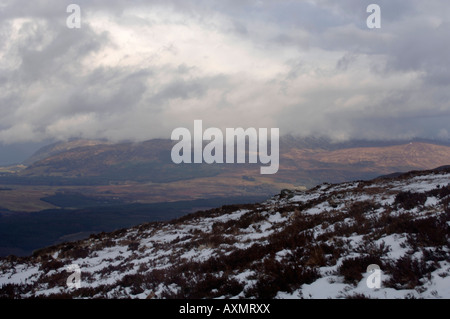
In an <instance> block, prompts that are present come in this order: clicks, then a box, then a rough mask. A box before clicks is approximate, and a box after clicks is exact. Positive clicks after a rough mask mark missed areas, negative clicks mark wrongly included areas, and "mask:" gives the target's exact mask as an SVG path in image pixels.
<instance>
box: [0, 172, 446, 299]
mask: <svg viewBox="0 0 450 319" xmlns="http://www.w3.org/2000/svg"><path fill="white" fill-rule="evenodd" d="M449 182H450V169H449V168H448V167H447V168H441V169H436V170H433V171H424V172H411V173H407V174H403V175H401V176H399V177H395V178H380V179H376V180H373V181H357V182H351V183H343V184H336V185H331V184H323V185H321V186H318V187H316V188H314V189H311V190H308V191H304V192H300V191H295V192H294V191H288V190H286V191H283V192H281V194H280V195H277V196H275V197H273V198H271V199H269V200H267V201H266V202H264V203H261V204H255V205H240V206H225V207H222V208H218V209H213V210H209V211H204V212H198V213H195V214H191V215H188V216H185V217H183V218H180V219H177V220H174V221H172V222H165V223H150V224H143V225H140V226H137V227H134V228H130V229H123V230H119V231H116V232H113V233H108V234H106V233H103V234H100V235H95V236H91V237H90V238H89V239H87V240H83V241H79V242H74V243H66V244H61V245H58V246H54V247H49V248H46V249H42V250H40V251H37V252H35V254H34V255H33V257H29V258H16V257H8V258H4V259H1V260H0V296H2V297H7V298H31V297H69V298H70V297H71V298H88V297H89V298H90V297H96V298H128V297H131V298H148V297H151V298H355V297H356V298H364V297H369V298H450V249H449V224H450V184H449ZM71 264H77V265H78V266H79V267H80V269H81V288H79V289H75V288H68V287H67V284H66V280H67V278H68V277H69V275H71V272H69V271H67V267H68V266H69V265H71ZM370 264H376V265H378V266H379V267H380V268H381V287H380V288H378V289H370V288H368V287H367V284H366V279H367V278H368V276H369V275H370V274H369V273H367V272H366V269H367V266H369V265H370Z"/></svg>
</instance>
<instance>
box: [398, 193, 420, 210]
mask: <svg viewBox="0 0 450 319" xmlns="http://www.w3.org/2000/svg"><path fill="white" fill-rule="evenodd" d="M426 201H427V195H425V194H423V193H413V192H410V191H407V192H400V193H398V194H397V195H396V196H395V201H394V204H395V205H397V207H398V206H400V207H402V208H404V209H406V210H410V209H413V208H414V207H417V206H419V205H423V204H425V202H426Z"/></svg>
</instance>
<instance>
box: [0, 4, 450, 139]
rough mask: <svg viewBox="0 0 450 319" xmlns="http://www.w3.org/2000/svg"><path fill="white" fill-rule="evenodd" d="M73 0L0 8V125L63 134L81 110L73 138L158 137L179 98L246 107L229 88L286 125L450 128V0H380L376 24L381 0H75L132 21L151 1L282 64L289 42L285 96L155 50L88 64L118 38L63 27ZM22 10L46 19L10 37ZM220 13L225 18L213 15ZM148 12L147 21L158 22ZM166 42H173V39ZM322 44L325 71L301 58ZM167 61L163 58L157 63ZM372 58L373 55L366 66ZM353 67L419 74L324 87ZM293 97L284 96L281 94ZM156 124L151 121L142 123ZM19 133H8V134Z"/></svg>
mask: <svg viewBox="0 0 450 319" xmlns="http://www.w3.org/2000/svg"><path fill="white" fill-rule="evenodd" d="M71 2H72V1H51V0H47V1H44V0H42V1H32V2H29V1H21V0H18V1H8V2H5V3H6V6H5V7H3V8H2V9H0V21H2V22H0V25H1V27H0V52H4V51H5V50H6V48H9V49H8V51H7V52H6V57H5V58H4V61H2V60H1V58H0V68H1V71H2V72H1V74H0V90H1V92H0V134H1V132H2V131H7V130H8V129H10V128H11V129H15V128H16V127H20V126H21V125H28V126H29V127H31V129H32V130H33V132H36V134H37V135H39V136H41V137H42V138H58V136H57V134H62V133H60V131H58V129H60V127H59V126H58V127H56V128H55V127H52V125H53V124H55V123H58V121H60V120H67V122H68V123H70V121H71V120H72V119H73V120H74V121H75V120H76V119H77V118H79V117H80V116H85V117H86V118H87V120H86V123H87V124H82V125H85V126H80V127H79V128H76V129H74V131H73V132H70V131H67V132H64V134H66V135H67V136H65V137H70V134H72V133H73V135H74V136H79V135H82V134H85V135H86V137H95V136H96V135H97V134H100V135H102V136H98V137H111V138H115V139H118V138H119V137H120V134H123V135H124V138H132V137H134V138H137V139H139V138H141V137H142V138H144V137H145V138H149V137H152V136H160V135H161V132H162V131H163V129H162V124H161V125H160V123H164V125H165V126H166V127H170V125H171V123H172V122H171V121H172V119H170V118H167V117H165V115H164V114H165V113H164V112H165V110H166V108H167V107H173V105H172V103H173V102H174V101H176V102H177V103H178V101H179V103H180V105H179V108H180V109H183V110H184V111H185V112H186V113H188V111H189V109H188V108H189V107H191V105H192V104H193V103H195V102H197V101H198V102H201V103H203V105H207V104H208V103H209V102H210V100H209V99H210V98H211V97H210V95H211V92H218V93H217V94H216V95H218V96H219V97H218V98H215V99H213V100H212V101H214V102H215V103H216V104H211V105H210V106H209V107H210V110H212V111H211V113H212V114H214V111H217V112H220V111H223V110H224V109H227V108H231V107H233V108H235V109H236V110H239V107H240V106H239V105H230V102H229V100H228V95H232V94H234V95H233V98H234V100H236V101H245V102H246V103H249V102H248V101H251V100H252V99H254V100H255V101H256V100H257V101H258V103H259V104H258V105H261V107H262V108H267V109H271V108H272V109H273V108H278V107H279V108H280V111H279V112H278V113H277V114H276V115H275V116H274V117H275V119H274V121H275V123H277V124H278V125H279V127H280V129H281V131H282V132H285V133H288V132H291V133H297V134H311V133H314V134H318V135H330V136H333V135H336V134H340V136H347V137H360V136H364V137H367V138H370V137H372V138H380V137H381V138H389V137H392V138H395V137H398V136H411V135H415V134H416V135H420V134H422V135H424V136H433V134H434V135H436V134H438V132H441V133H440V134H441V135H442V136H444V134H443V133H442V132H444V131H445V132H448V131H450V127H449V124H448V123H450V121H447V122H446V121H445V120H449V117H450V105H449V102H448V101H449V100H450V99H449V98H450V93H449V90H448V85H449V84H450V75H449V74H450V69H449V65H450V44H449V42H448V30H449V27H450V21H449V20H450V15H449V13H450V5H449V4H448V2H446V1H437V0H433V1H430V2H427V4H428V7H424V6H425V5H424V4H423V2H421V1H419V0H413V1H408V2H405V1H392V0H391V1H388V0H379V1H376V3H378V4H379V5H380V6H381V7H382V28H381V29H380V30H369V29H367V27H366V26H365V21H366V18H367V15H368V14H367V13H366V10H365V9H366V7H367V5H368V4H370V3H373V1H369V0H364V1H360V0H347V1H339V2H337V1H331V0H315V1H276V0H267V1H260V2H255V1H250V0H248V1H211V0H201V1H185V0H184V1H182V0H172V1H162V0H160V1H159V0H158V1H151V2H149V1H143V0H142V1H133V2H129V1H122V0H112V1H101V0H95V1H87V0H80V1H78V4H79V5H80V6H81V8H82V14H83V12H85V13H93V12H96V10H97V11H101V12H109V13H111V14H112V18H111V19H113V20H114V19H117V21H121V22H120V23H124V24H127V23H130V24H133V23H134V22H135V21H129V20H128V21H127V20H121V19H122V18H123V15H124V11H125V9H127V8H128V7H130V6H136V7H139V8H142V10H144V9H145V10H149V11H151V10H152V9H153V8H158V7H169V8H171V10H172V11H171V12H176V13H179V14H181V15H183V16H185V17H186V19H188V18H189V19H193V21H196V22H198V27H199V28H204V29H207V30H214V32H216V33H220V34H222V35H224V36H226V35H230V34H231V35H232V36H234V37H235V38H236V39H238V40H240V41H241V43H245V44H246V45H248V46H249V47H252V48H257V49H259V50H260V52H261V54H264V53H265V52H264V51H265V49H270V50H271V51H270V52H273V55H274V56H273V58H274V61H277V62H276V63H278V60H277V59H279V58H280V57H281V56H283V54H284V53H285V52H286V51H289V50H290V51H291V52H292V51H294V52H295V51H297V52H298V56H297V57H292V55H291V56H290V57H289V58H286V63H285V65H284V67H285V69H284V70H281V71H280V70H278V69H277V71H274V72H275V73H273V74H272V78H271V79H269V80H267V81H268V82H269V83H270V84H271V85H274V86H278V88H279V91H280V92H281V93H280V96H281V97H279V96H274V95H273V94H272V95H269V94H270V93H268V92H274V91H276V90H274V91H270V90H264V88H268V87H269V84H267V86H264V85H262V84H261V83H259V82H260V79H259V78H252V77H253V76H254V75H253V74H249V73H248V72H249V71H248V70H246V69H243V70H240V73H238V74H234V75H224V74H221V73H220V72H217V71H210V70H207V69H203V68H206V67H205V66H203V65H202V64H201V63H200V64H199V65H191V64H189V63H183V62H180V60H179V59H177V60H176V62H173V63H172V62H171V61H168V59H166V60H164V59H162V58H165V57H167V56H170V54H169V53H168V52H166V51H164V52H159V53H158V54H159V56H158V59H156V58H155V61H151V62H152V63H148V64H147V65H145V66H129V65H121V64H120V62H118V64H117V65H115V66H109V67H103V66H100V65H99V66H94V67H92V69H90V70H89V71H88V72H87V74H82V73H81V69H82V61H83V59H84V58H85V57H87V56H89V55H90V54H92V53H96V52H99V51H101V50H102V49H104V48H108V47H111V46H113V44H112V43H111V34H108V33H98V32H97V30H95V29H94V28H93V27H92V26H91V25H89V23H85V24H83V25H82V28H81V29H77V30H72V29H68V28H66V27H65V19H66V17H67V13H66V12H65V8H66V6H67V5H68V4H69V3H71ZM440 6H442V9H440ZM20 17H28V18H32V19H37V18H39V19H42V20H43V21H45V23H43V24H40V25H38V27H37V28H36V27H33V28H28V29H27V27H26V26H25V27H24V28H23V29H22V30H21V35H22V38H21V39H14V41H13V40H12V38H11V34H10V24H9V23H10V21H12V19H14V18H20ZM214 17H220V18H221V19H222V20H223V21H224V22H220V23H219V22H216V20H214ZM433 18H436V19H437V20H436V21H438V20H441V24H440V25H433V23H432V22H430V21H431V20H433ZM128 19H132V18H128ZM219 20H220V19H219ZM219 20H217V21H219ZM222 20H220V21H222ZM82 21H83V20H82ZM141 22H142V25H144V26H146V25H148V26H150V25H151V24H152V22H151V21H141ZM180 23H182V22H180ZM261 25H263V26H264V25H268V26H273V30H275V31H273V33H271V34H266V33H265V31H261V30H259V29H258V26H261ZM198 40H199V43H200V44H199V45H198V48H197V49H198V50H197V51H196V53H197V54H199V55H201V54H203V53H204V51H203V47H202V45H201V43H202V41H201V40H202V39H198ZM167 41H168V43H171V39H167ZM236 42H239V41H236ZM236 45H238V44H236ZM119 46H120V44H119ZM168 48H169V47H168ZM277 49H279V50H277ZM173 50H175V51H173ZM177 50H178V45H177V43H174V44H173V45H172V53H173V56H177V57H180V56H181V57H182V56H183V55H184V54H188V53H185V52H181V51H177ZM314 50H317V51H318V50H323V51H325V52H326V53H328V54H330V56H332V57H334V64H333V65H334V68H332V69H331V70H327V72H329V73H327V74H324V75H318V74H320V73H319V71H320V70H319V68H316V66H314V65H309V61H308V59H307V58H306V57H305V56H306V55H307V54H306V53H308V52H311V51H314ZM278 52H280V53H279V56H278ZM194 54H195V53H194ZM256 58H257V57H255V59H256ZM13 59H18V60H19V61H20V63H19V64H18V66H17V68H15V69H14V68H11V67H9V68H6V67H4V68H2V64H1V63H3V65H14V64H13V63H12V60H13ZM330 59H331V58H330ZM156 60H158V61H156ZM160 60H161V61H164V62H161V63H159V61H160ZM265 61H267V60H265ZM364 61H369V62H367V64H366V65H363V66H362V67H361V64H362V63H365V62H364ZM99 62H101V61H99ZM153 62H154V63H153ZM237 62H239V61H237ZM158 63H159V64H158ZM268 64H269V65H267V68H268V69H270V67H271V65H270V62H268ZM274 64H275V62H274ZM205 65H206V64H205ZM357 65H359V66H358V67H360V68H362V70H363V71H364V72H367V74H368V77H369V78H370V77H372V76H373V77H374V78H377V79H378V78H379V79H380V82H381V81H383V78H386V79H388V78H391V77H394V78H395V77H396V76H397V77H398V78H399V79H405V78H406V77H402V76H403V75H405V74H409V73H410V72H411V73H413V74H416V75H418V78H417V79H416V80H411V81H410V82H407V83H395V81H393V80H391V82H392V85H393V87H392V88H390V89H386V88H384V87H383V86H382V85H378V86H377V87H374V86H376V85H375V84H374V83H372V82H370V81H368V82H369V84H368V85H367V87H357V85H356V84H359V83H355V88H353V87H352V86H351V84H350V85H349V84H341V83H338V84H341V85H338V84H329V85H327V83H328V82H326V79H327V78H332V77H338V76H341V77H343V78H345V79H347V78H349V79H351V77H352V76H353V75H352V72H353V71H354V70H355V68H356V66H357ZM213 69H214V68H213ZM309 73H311V74H315V75H313V76H312V77H314V78H313V79H314V80H318V81H319V80H322V79H323V83H324V85H323V86H322V87H320V88H315V89H311V91H308V92H302V94H298V95H296V94H297V93H296V92H295V85H298V83H299V82H297V81H299V78H301V77H302V76H305V75H308V74H309ZM399 81H401V80H399ZM261 82H262V80H261ZM391 82H390V83H391ZM378 84H380V83H378ZM333 85H334V86H333ZM42 87H44V89H42ZM356 87H357V88H356ZM252 89H253V91H252ZM299 89H301V88H299ZM39 90H43V91H42V92H40V91H39ZM35 91H38V92H39V93H40V94H39V95H38V98H36V100H34V101H30V97H29V96H28V95H31V96H33V94H36V93H35ZM248 92H255V93H248ZM32 93H33V94H32ZM250 94H255V95H254V96H252V95H250ZM360 95H361V96H364V97H365V98H367V99H366V101H368V102H365V103H366V104H364V105H358V104H357V103H355V105H352V106H351V107H344V106H342V105H340V104H339V103H342V102H340V101H342V100H348V99H351V98H352V97H354V96H360ZM285 96H287V97H288V98H286V99H283V98H282V97H285ZM264 102H265V103H267V104H264ZM185 103H186V104H185ZM271 103H272V104H271ZM273 103H280V105H273ZM283 103H285V104H283ZM186 105H188V106H186ZM248 106H249V104H246V106H245V107H248ZM244 111H245V110H244ZM243 113H244V112H242V114H243ZM261 113H262V114H266V113H264V112H261ZM220 114H221V113H220ZM147 116H148V117H151V120H149V121H151V124H152V125H146V124H147V123H146V117H147ZM254 117H255V121H258V120H259V118H258V114H257V113H256V112H255V113H254ZM219 120H220V119H219ZM64 123H65V122H64V121H63V122H62V124H60V126H61V127H63V126H64ZM55 125H56V124H55ZM158 125H159V126H158ZM256 125H257V123H256V124H255V126H256ZM56 126H57V125H56ZM148 127H152V130H154V131H151V130H150V131H146V129H147V128H148ZM52 129H53V130H54V131H52ZM13 132H16V131H13ZM17 132H18V133H14V134H16V135H19V134H23V135H24V136H21V137H20V138H21V139H26V134H29V131H27V130H24V131H23V133H20V132H22V131H20V129H19V128H17ZM53 132H57V133H53ZM11 134H12V135H11ZM14 134H13V133H8V134H6V135H5V136H6V137H5V138H9V137H10V136H14ZM52 134H53V135H52Z"/></svg>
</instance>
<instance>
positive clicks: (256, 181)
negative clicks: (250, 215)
mask: <svg viewBox="0 0 450 319" xmlns="http://www.w3.org/2000/svg"><path fill="white" fill-rule="evenodd" d="M173 144H174V142H173V141H170V140H164V139H155V140H149V141H146V142H140V143H120V144H112V143H107V142H103V141H87V140H75V141H70V142H67V143H57V144H54V145H50V146H48V147H45V148H43V149H41V150H40V151H39V152H37V153H36V154H35V156H33V157H32V158H30V160H29V161H27V162H26V163H27V166H26V167H23V166H22V167H20V168H16V169H15V170H13V169H11V168H4V170H3V171H4V172H5V173H3V174H2V173H1V172H0V187H3V188H4V189H8V191H4V192H0V201H1V207H0V209H1V208H3V209H7V210H10V211H20V212H32V211H38V210H43V209H54V208H67V207H73V206H61V205H60V203H61V202H64V200H63V199H64V198H67V197H82V198H84V199H86V201H85V202H92V203H102V202H108V203H111V202H120V203H157V202H167V201H180V200H193V199H194V200H195V199H204V198H213V197H224V198H226V197H231V196H233V197H236V196H242V197H246V196H261V195H264V196H271V195H273V194H276V193H278V192H280V190H281V189H284V188H289V189H294V188H297V189H307V188H311V187H314V186H316V185H318V184H320V183H323V182H331V183H341V182H346V181H351V180H360V179H363V180H368V179H371V178H375V177H376V176H380V175H386V174H391V173H393V172H406V171H410V170H424V169H432V168H434V167H439V166H443V165H448V164H450V163H449V158H450V147H449V146H448V145H445V144H442V145H438V144H433V143H432V142H430V141H417V142H407V143H406V142H404V141H403V142H401V141H400V142H381V141H380V142H376V141H372V142H369V141H349V142H345V143H332V142H330V141H329V140H326V139H320V138H294V137H292V136H284V137H282V138H281V140H280V169H279V171H278V172H277V174H274V175H261V174H260V172H259V167H260V166H261V165H260V164H254V165H251V164H233V165H230V164H214V165H209V164H181V165H176V164H174V163H172V161H171V158H170V152H171V148H172V146H173ZM0 171H1V170H0ZM58 197H61V198H58ZM75 208H77V207H75Z"/></svg>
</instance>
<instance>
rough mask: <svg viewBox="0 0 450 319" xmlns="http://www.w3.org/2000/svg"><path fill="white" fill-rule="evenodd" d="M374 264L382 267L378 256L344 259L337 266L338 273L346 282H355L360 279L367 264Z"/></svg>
mask: <svg viewBox="0 0 450 319" xmlns="http://www.w3.org/2000/svg"><path fill="white" fill-rule="evenodd" d="M371 264H376V265H378V266H380V267H381V268H383V267H382V262H381V260H380V258H379V257H378V256H362V257H355V258H348V259H345V260H344V261H343V262H342V264H341V265H340V266H339V267H338V273H339V274H340V275H341V276H344V281H345V282H346V283H348V284H357V283H358V282H359V281H361V279H362V277H363V276H362V273H364V272H366V270H367V266H369V265H371Z"/></svg>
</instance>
